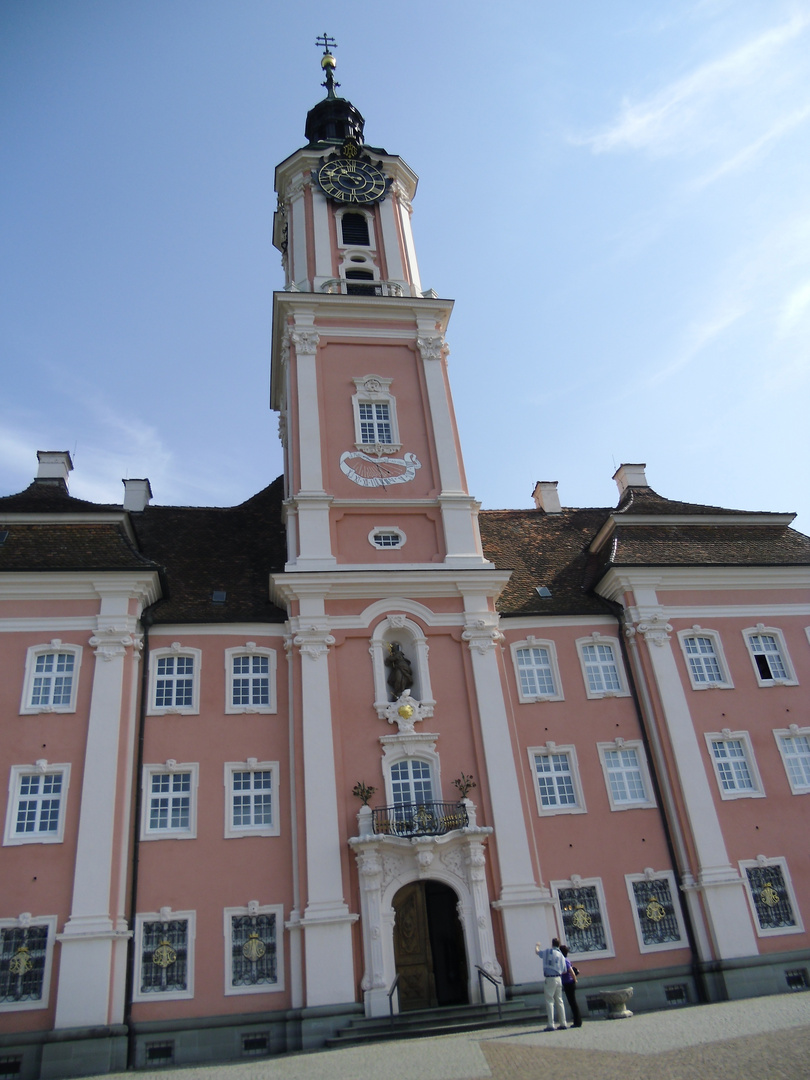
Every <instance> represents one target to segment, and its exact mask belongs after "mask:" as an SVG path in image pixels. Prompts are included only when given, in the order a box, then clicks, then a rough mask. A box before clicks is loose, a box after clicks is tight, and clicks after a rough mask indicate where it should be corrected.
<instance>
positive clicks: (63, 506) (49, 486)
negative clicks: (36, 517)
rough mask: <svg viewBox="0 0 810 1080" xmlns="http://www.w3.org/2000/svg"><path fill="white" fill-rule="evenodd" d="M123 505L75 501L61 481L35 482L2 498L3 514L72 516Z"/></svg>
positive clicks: (0, 512) (1, 508)
mask: <svg viewBox="0 0 810 1080" xmlns="http://www.w3.org/2000/svg"><path fill="white" fill-rule="evenodd" d="M121 509H122V507H121V504H120V503H119V504H118V505H117V506H116V505H115V504H114V503H93V502H87V501H86V500H85V499H74V498H73V496H72V495H69V494H68V490H67V488H66V487H65V485H64V483H63V482H62V481H61V480H35V481H34V482H33V483H32V484H29V486H28V487H27V488H26V489H25V491H21V492H19V494H17V495H6V496H4V497H3V498H0V518H2V516H3V514H4V513H6V514H60V513H62V514H70V513H81V512H82V511H85V512H88V511H99V510H121Z"/></svg>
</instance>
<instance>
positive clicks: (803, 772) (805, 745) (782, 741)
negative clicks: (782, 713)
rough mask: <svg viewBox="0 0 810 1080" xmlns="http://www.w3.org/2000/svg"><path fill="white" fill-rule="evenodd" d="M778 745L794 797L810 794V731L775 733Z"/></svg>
mask: <svg viewBox="0 0 810 1080" xmlns="http://www.w3.org/2000/svg"><path fill="white" fill-rule="evenodd" d="M774 735H775V736H776V743H777V746H778V747H779V752H780V754H781V755H782V762H783V764H784V766H785V772H786V773H787V778H788V781H789V783H790V790H791V791H792V792H793V794H794V795H803V794H806V793H807V792H810V729H808V728H804V729H802V730H800V729H799V728H798V727H795V728H791V729H790V730H789V731H775V732H774Z"/></svg>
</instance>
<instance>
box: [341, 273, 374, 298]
mask: <svg viewBox="0 0 810 1080" xmlns="http://www.w3.org/2000/svg"><path fill="white" fill-rule="evenodd" d="M346 292H347V293H348V295H349V296H379V295H380V292H381V287H380V285H379V283H377V282H375V281H374V274H373V273H372V272H371V270H347V271H346Z"/></svg>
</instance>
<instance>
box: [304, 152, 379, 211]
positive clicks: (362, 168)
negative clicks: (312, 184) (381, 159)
mask: <svg viewBox="0 0 810 1080" xmlns="http://www.w3.org/2000/svg"><path fill="white" fill-rule="evenodd" d="M318 184H319V185H320V187H321V190H322V191H324V192H325V193H326V194H327V195H328V196H329V198H330V199H335V200H336V201H337V202H342V203H373V202H377V200H378V199H381V198H382V197H383V195H385V191H386V188H387V187H388V182H387V180H386V178H385V175H384V174H383V173H382V172H380V170H379V169H378V168H376V167H375V166H374V165H369V164H368V162H366V161H352V160H350V159H349V158H345V157H339V158H332V159H331V160H330V161H327V162H326V164H325V165H321V167H320V169H319V170H318Z"/></svg>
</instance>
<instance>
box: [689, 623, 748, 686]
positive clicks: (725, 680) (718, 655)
mask: <svg viewBox="0 0 810 1080" xmlns="http://www.w3.org/2000/svg"><path fill="white" fill-rule="evenodd" d="M689 638H708V639H709V640H710V641H711V645H712V651H713V653H714V659H715V661H716V663H717V666H718V668H719V669H720V679H719V680H718V681H716V682H701V680H700V679H699V678H697V676H696V675H695V673H694V671H693V670H692V664H691V663H690V656H689V653H688V652H687V649H686V642H687V640H688V639H689ZM678 641H679V642H680V645H681V652H682V653H683V659H684V663H685V664H686V673H687V675H688V676H689V682H690V684H691V686H692V689H693V690H732V689H733V688H734V683H733V682H732V680H731V675H730V673H729V666H728V664H727V663H726V655H725V653H724V651H723V642H722V639H721V637H720V634H719V633H718V632H717V631H716V630H706V629H705V627H702V626H693V627H691V628H690V629H689V630H679V631H678Z"/></svg>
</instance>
